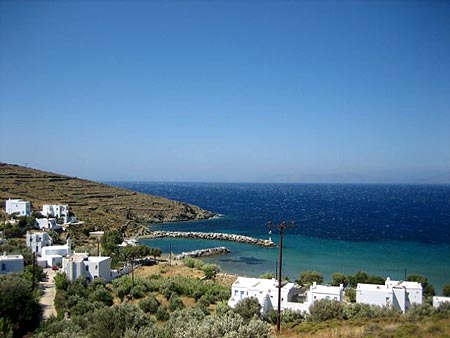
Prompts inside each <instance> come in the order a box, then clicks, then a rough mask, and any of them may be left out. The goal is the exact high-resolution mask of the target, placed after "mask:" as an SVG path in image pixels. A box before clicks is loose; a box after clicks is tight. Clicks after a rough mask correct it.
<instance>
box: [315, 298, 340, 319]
mask: <svg viewBox="0 0 450 338" xmlns="http://www.w3.org/2000/svg"><path fill="white" fill-rule="evenodd" d="M309 312H310V315H309V317H308V319H309V320H310V321H313V322H320V321H325V320H330V319H338V320H341V319H343V318H344V306H343V304H342V303H339V302H336V301H332V300H328V299H321V300H318V301H316V302H314V303H313V304H312V305H311V306H310V307H309Z"/></svg>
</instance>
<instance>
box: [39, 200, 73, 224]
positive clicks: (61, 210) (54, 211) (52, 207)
mask: <svg viewBox="0 0 450 338" xmlns="http://www.w3.org/2000/svg"><path fill="white" fill-rule="evenodd" d="M42 215H44V216H46V217H56V218H63V219H64V223H68V222H69V206H68V205H66V204H44V205H43V206H42Z"/></svg>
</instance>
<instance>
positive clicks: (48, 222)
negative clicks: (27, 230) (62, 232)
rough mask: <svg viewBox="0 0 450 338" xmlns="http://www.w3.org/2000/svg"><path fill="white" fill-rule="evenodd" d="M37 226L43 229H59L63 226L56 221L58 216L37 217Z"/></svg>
mask: <svg viewBox="0 0 450 338" xmlns="http://www.w3.org/2000/svg"><path fill="white" fill-rule="evenodd" d="M36 226H37V227H38V228H39V229H42V230H57V229H60V228H61V226H60V225H59V224H58V223H57V222H56V218H36Z"/></svg>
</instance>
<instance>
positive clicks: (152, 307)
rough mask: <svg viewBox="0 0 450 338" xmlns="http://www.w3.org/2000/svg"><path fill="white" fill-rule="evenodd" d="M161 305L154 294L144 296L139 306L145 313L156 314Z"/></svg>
mask: <svg viewBox="0 0 450 338" xmlns="http://www.w3.org/2000/svg"><path fill="white" fill-rule="evenodd" d="M159 305H160V304H159V302H158V300H157V299H156V298H155V297H154V296H152V295H150V296H147V298H144V299H142V300H141V301H140V302H139V307H140V308H141V310H142V311H144V312H145V313H152V314H156V312H157V311H158V307H159Z"/></svg>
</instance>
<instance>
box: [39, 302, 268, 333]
mask: <svg viewBox="0 0 450 338" xmlns="http://www.w3.org/2000/svg"><path fill="white" fill-rule="evenodd" d="M271 332H272V329H271V326H270V325H269V324H267V323H265V322H263V321H261V320H260V319H258V318H256V317H254V318H252V319H250V320H249V321H247V320H245V319H244V318H242V316H240V315H239V314H237V313H236V312H234V311H227V312H225V313H223V314H222V315H206V314H205V313H204V312H203V311H201V310H200V309H199V308H191V309H183V310H177V311H174V312H172V313H171V314H170V316H169V317H168V320H167V322H166V323H165V325H164V326H159V325H155V324H154V322H153V321H152V320H150V319H149V318H148V317H146V315H145V313H144V312H143V311H142V310H140V309H139V308H138V307H137V306H135V305H132V304H121V305H115V306H112V307H105V308H102V309H97V310H95V311H93V312H91V313H88V314H86V315H85V316H78V317H75V318H72V320H61V321H57V320H54V321H51V322H49V323H47V324H46V326H45V327H43V328H41V330H40V332H39V333H38V334H37V335H36V337H37V338H44V337H45V338H47V337H48V338H51V337H55V338H56V337H57V338H69V337H70V338H80V337H86V336H89V337H92V338H120V337H126V338H144V337H145V338H172V337H173V338H191V337H192V338H194V337H208V338H251V337H261V338H269V337H272V333H271Z"/></svg>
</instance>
